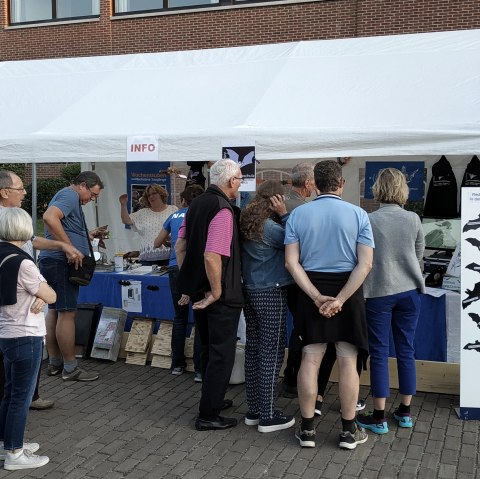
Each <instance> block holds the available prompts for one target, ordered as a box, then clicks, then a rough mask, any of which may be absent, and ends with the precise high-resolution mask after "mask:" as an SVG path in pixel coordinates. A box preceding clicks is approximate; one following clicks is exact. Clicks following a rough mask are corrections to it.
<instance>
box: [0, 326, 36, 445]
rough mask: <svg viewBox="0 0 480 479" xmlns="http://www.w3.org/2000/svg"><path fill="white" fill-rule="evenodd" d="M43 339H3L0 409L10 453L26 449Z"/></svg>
mask: <svg viewBox="0 0 480 479" xmlns="http://www.w3.org/2000/svg"><path fill="white" fill-rule="evenodd" d="M42 345H43V338H42V337H40V336H25V337H19V338H1V339H0V350H1V351H2V353H3V364H4V368H5V385H4V391H3V399H2V403H1V405H0V440H1V441H3V442H4V448H5V449H7V450H12V449H18V448H21V447H22V446H23V433H24V431H25V424H26V422H27V416H28V408H29V407H30V404H31V403H32V396H33V390H34V389H35V382H36V378H37V375H38V370H39V369H40V362H41V360H42Z"/></svg>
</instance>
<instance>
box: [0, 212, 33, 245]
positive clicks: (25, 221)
mask: <svg viewBox="0 0 480 479" xmlns="http://www.w3.org/2000/svg"><path fill="white" fill-rule="evenodd" d="M32 236H33V224H32V217H31V216H30V215H29V214H28V213H27V212H26V211H25V210H22V208H15V207H12V208H0V239H1V240H2V241H28V240H29V239H31V238H32Z"/></svg>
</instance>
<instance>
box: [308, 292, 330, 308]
mask: <svg viewBox="0 0 480 479" xmlns="http://www.w3.org/2000/svg"><path fill="white" fill-rule="evenodd" d="M334 299H335V298H334V297H333V296H325V295H324V294H321V293H318V295H317V296H315V298H313V302H314V303H315V306H316V307H317V308H318V309H319V310H320V308H321V307H322V306H323V305H324V304H325V303H326V302H327V301H333V300H334Z"/></svg>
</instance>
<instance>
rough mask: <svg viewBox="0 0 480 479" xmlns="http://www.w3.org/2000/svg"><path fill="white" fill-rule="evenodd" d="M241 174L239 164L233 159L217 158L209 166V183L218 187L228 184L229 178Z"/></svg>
mask: <svg viewBox="0 0 480 479" xmlns="http://www.w3.org/2000/svg"><path fill="white" fill-rule="evenodd" d="M240 174H241V170H240V165H239V164H238V163H235V162H234V161H233V160H218V161H217V162H215V163H214V164H213V166H212V167H211V168H210V183H211V184H212V185H217V186H219V187H224V186H228V182H229V181H230V178H232V177H234V176H237V177H238V175H240Z"/></svg>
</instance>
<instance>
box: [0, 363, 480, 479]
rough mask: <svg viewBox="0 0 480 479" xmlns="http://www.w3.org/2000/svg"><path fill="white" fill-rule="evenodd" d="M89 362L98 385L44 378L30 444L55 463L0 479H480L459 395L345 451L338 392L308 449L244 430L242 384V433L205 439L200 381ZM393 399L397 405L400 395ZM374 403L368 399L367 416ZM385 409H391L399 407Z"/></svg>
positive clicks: (437, 399)
mask: <svg viewBox="0 0 480 479" xmlns="http://www.w3.org/2000/svg"><path fill="white" fill-rule="evenodd" d="M85 363H86V364H84V366H86V367H88V368H90V369H96V370H97V371H99V372H100V373H101V376H100V379H99V380H98V381H95V382H92V383H69V382H63V381H62V379H61V378H59V377H46V376H45V375H43V376H42V381H41V395H42V397H44V398H51V399H54V400H55V401H56V402H55V407H54V409H51V410H49V411H31V412H30V415H29V419H28V424H27V432H26V439H27V440H30V441H37V442H39V443H40V445H41V449H40V451H39V453H44V454H46V455H48V456H49V457H50V463H49V464H47V465H46V466H44V467H42V468H39V469H36V470H35V469H31V470H24V471H16V472H8V471H4V470H3V469H0V477H1V478H3V477H7V476H8V477H9V478H17V477H18V478H20V477H26V478H42V477H45V478H48V479H57V478H58V479H60V478H62V479H64V478H69V479H77V478H105V479H117V478H118V479H120V478H125V479H127V478H128V479H137V478H138V479H139V478H163V477H164V478H172V479H173V478H185V479H199V478H208V479H216V478H232V479H233V478H240V477H245V478H268V477H272V478H283V479H297V478H305V479H309V478H312V479H318V478H332V479H336V478H345V479H347V478H366V479H367V478H382V479H387V478H406V479H407V478H408V479H412V478H422V479H427V478H445V479H451V478H458V479H461V478H480V472H477V471H478V470H479V468H478V466H479V424H480V423H479V422H478V421H460V420H459V419H457V416H456V414H455V411H454V407H456V406H458V401H459V398H458V397H457V396H448V395H439V394H425V393H420V394H418V395H417V396H416V398H415V400H414V403H413V407H412V412H413V415H414V417H415V418H416V421H415V426H414V427H413V429H400V428H397V426H396V424H395V421H394V420H393V419H390V418H389V427H390V432H389V433H388V434H385V435H383V436H378V435H375V434H373V433H369V438H368V441H367V442H366V443H365V444H362V445H359V446H358V447H357V448H356V449H355V450H353V451H347V450H342V449H339V448H338V433H339V429H340V416H339V401H338V397H337V386H336V385H334V384H331V385H330V388H329V390H328V392H327V394H326V397H325V404H324V407H323V412H324V415H322V416H321V418H319V420H318V425H317V447H316V448H314V449H302V448H300V447H299V445H298V441H297V440H296V439H295V437H294V430H293V429H287V430H283V431H278V432H275V433H269V434H261V433H259V432H257V430H256V428H255V427H248V426H246V425H245V424H244V423H243V416H244V414H245V412H246V402H245V391H244V386H243V385H239V386H232V387H231V388H230V389H229V391H228V392H227V397H228V398H231V399H233V401H234V407H233V408H232V409H231V410H229V411H228V414H226V415H232V416H234V417H236V418H238V419H239V422H240V423H239V425H238V426H237V427H236V428H234V429H230V430H227V431H223V432H219V431H207V432H198V431H196V430H195V429H194V425H193V424H194V418H195V415H196V411H197V405H198V399H199V397H200V387H201V385H200V384H198V383H194V381H193V375H192V374H187V373H186V374H183V375H182V376H172V375H171V374H169V371H166V370H163V369H157V368H152V367H150V366H143V367H142V366H134V365H126V364H125V363H124V362H123V361H119V362H117V363H107V362H99V361H94V360H89V361H86V362H85ZM44 367H45V365H44ZM43 374H45V373H43ZM394 392H395V393H396V391H394ZM367 394H368V390H367V389H366V388H362V395H364V396H366V395H367ZM390 400H391V401H393V402H394V404H395V406H396V405H397V404H398V399H397V398H396V397H395V395H394V396H392V398H391V399H390ZM371 405H372V403H371V398H368V399H367V409H368V408H369V407H371ZM278 406H279V407H280V408H282V409H283V410H284V411H285V412H287V413H290V414H294V415H295V416H296V418H298V417H299V410H298V403H297V400H296V399H286V398H279V400H278ZM387 409H390V410H391V411H393V406H392V403H391V402H389V403H388V404H387Z"/></svg>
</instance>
